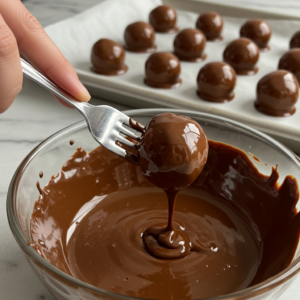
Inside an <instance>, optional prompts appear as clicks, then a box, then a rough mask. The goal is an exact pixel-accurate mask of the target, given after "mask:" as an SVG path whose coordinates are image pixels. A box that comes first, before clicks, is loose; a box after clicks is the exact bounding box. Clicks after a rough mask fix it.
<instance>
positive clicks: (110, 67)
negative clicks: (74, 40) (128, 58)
mask: <svg viewBox="0 0 300 300" xmlns="http://www.w3.org/2000/svg"><path fill="white" fill-rule="evenodd" d="M91 61H92V64H93V67H92V71H94V72H95V73H98V74H102V75H122V74H124V73H125V72H126V71H127V69H128V67H127V66H126V65H125V64H124V61H125V51H124V49H123V47H122V46H121V45H120V44H118V43H117V42H115V41H112V40H109V39H101V40H99V41H98V42H96V43H95V44H94V46H93V48H92V53H91Z"/></svg>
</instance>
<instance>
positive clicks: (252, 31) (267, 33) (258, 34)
mask: <svg viewBox="0 0 300 300" xmlns="http://www.w3.org/2000/svg"><path fill="white" fill-rule="evenodd" d="M271 34H272V31H271V28H270V26H269V24H268V23H267V22H265V21H263V20H258V19H254V20H248V21H247V22H246V23H245V24H244V25H243V26H242V27H241V30H240V36H241V37H245V38H248V39H250V40H252V41H253V42H254V43H255V44H256V45H257V46H258V48H260V50H261V51H269V50H270V47H269V45H268V42H269V40H270V38H271Z"/></svg>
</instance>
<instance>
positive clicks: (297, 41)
mask: <svg viewBox="0 0 300 300" xmlns="http://www.w3.org/2000/svg"><path fill="white" fill-rule="evenodd" d="M290 48H291V49H292V48H300V30H299V31H297V32H295V33H294V35H293V36H292V38H291V41H290Z"/></svg>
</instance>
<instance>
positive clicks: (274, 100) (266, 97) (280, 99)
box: [255, 70, 299, 117]
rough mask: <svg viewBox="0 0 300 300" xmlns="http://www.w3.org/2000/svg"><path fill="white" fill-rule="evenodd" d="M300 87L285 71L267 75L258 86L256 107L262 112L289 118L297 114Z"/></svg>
mask: <svg viewBox="0 0 300 300" xmlns="http://www.w3.org/2000/svg"><path fill="white" fill-rule="evenodd" d="M298 94H299V85H298V81H297V79H296V77H295V76H294V75H293V74H292V73H290V72H288V71H285V70H279V71H275V72H271V73H269V74H267V75H265V76H264V77H263V78H262V79H261V80H260V81H259V82H258V84H257V88H256V102H255V107H256V108H257V110H259V111H260V112H262V113H264V114H266V115H270V116H274V117H287V116H290V115H292V114H294V113H295V111H296V108H295V104H296V102H297V100H298Z"/></svg>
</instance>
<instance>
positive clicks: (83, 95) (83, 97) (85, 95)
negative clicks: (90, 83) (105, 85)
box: [77, 81, 91, 102]
mask: <svg viewBox="0 0 300 300" xmlns="http://www.w3.org/2000/svg"><path fill="white" fill-rule="evenodd" d="M79 83H80V94H79V95H78V97H77V98H78V100H81V101H84V102H88V101H89V100H90V99H91V95H90V93H89V92H88V90H87V89H86V88H85V86H84V85H83V84H82V83H81V82H80V81H79Z"/></svg>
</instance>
